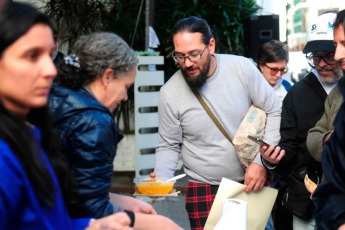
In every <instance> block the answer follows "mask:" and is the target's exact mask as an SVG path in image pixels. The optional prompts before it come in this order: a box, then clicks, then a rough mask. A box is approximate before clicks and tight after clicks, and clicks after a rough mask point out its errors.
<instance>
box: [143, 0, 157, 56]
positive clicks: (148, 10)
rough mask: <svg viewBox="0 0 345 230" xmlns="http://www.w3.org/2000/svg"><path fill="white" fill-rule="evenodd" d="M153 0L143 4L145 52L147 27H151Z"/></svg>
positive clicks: (146, 48)
mask: <svg viewBox="0 0 345 230" xmlns="http://www.w3.org/2000/svg"><path fill="white" fill-rule="evenodd" d="M154 10H155V0H146V2H145V50H146V51H147V50H148V48H149V26H152V25H153V20H154Z"/></svg>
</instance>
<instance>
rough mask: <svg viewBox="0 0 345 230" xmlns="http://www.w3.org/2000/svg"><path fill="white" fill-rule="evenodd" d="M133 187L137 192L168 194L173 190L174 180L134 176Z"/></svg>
mask: <svg viewBox="0 0 345 230" xmlns="http://www.w3.org/2000/svg"><path fill="white" fill-rule="evenodd" d="M134 183H135V188H136V191H137V193H138V194H147V195H155V194H169V193H171V192H172V191H173V190H174V184H175V181H170V182H165V180H164V179H161V178H136V179H134Z"/></svg>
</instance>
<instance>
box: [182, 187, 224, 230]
mask: <svg viewBox="0 0 345 230" xmlns="http://www.w3.org/2000/svg"><path fill="white" fill-rule="evenodd" d="M218 187H219V186H218V185H210V184H201V183H195V182H188V184H187V187H186V210H187V213H188V218H189V221H190V227H191V230H202V229H203V228H204V225H205V223H206V220H207V217H208V214H209V213H210V210H211V207H212V203H213V201H214V198H215V197H216V193H217V191H218Z"/></svg>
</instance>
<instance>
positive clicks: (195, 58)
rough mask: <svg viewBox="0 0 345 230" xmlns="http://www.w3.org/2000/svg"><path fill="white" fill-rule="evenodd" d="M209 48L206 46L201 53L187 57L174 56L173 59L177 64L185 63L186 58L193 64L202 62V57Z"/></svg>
mask: <svg viewBox="0 0 345 230" xmlns="http://www.w3.org/2000/svg"><path fill="white" fill-rule="evenodd" d="M207 47H208V44H207V45H206V46H205V48H204V49H203V50H202V51H201V52H200V53H196V54H190V55H186V56H182V55H175V54H174V55H173V56H172V57H173V59H174V61H175V62H179V63H185V61H186V58H188V60H189V61H191V62H196V61H200V60H201V58H202V55H203V53H204V51H205V50H206V48H207Z"/></svg>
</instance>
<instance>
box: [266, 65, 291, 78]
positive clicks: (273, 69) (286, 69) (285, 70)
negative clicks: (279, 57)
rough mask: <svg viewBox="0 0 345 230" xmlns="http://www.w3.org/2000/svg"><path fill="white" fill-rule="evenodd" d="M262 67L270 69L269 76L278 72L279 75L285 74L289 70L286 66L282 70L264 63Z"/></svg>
mask: <svg viewBox="0 0 345 230" xmlns="http://www.w3.org/2000/svg"><path fill="white" fill-rule="evenodd" d="M264 65H265V66H266V67H267V68H269V69H270V74H271V75H272V76H274V75H276V74H277V73H278V72H280V73H281V74H284V73H287V71H288V70H289V69H288V67H287V66H285V67H284V68H277V67H274V68H272V67H269V66H268V65H266V63H265V64H264Z"/></svg>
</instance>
